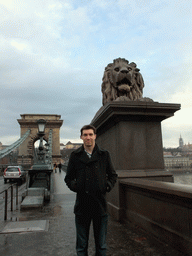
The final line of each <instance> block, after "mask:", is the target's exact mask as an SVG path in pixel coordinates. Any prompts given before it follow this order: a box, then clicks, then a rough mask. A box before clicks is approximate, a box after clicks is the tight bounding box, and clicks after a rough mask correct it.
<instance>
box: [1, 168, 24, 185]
mask: <svg viewBox="0 0 192 256" xmlns="http://www.w3.org/2000/svg"><path fill="white" fill-rule="evenodd" d="M26 176H27V172H26V171H25V170H24V169H23V167H22V166H8V167H7V168H6V169H5V171H4V175H3V178H4V183H7V180H9V181H16V182H18V183H19V184H22V181H25V180H26Z"/></svg>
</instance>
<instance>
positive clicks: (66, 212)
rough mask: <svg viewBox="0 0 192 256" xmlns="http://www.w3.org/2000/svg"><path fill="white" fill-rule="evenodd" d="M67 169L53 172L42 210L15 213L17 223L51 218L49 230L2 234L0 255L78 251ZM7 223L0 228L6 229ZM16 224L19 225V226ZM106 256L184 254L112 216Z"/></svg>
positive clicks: (91, 246)
mask: <svg viewBox="0 0 192 256" xmlns="http://www.w3.org/2000/svg"><path fill="white" fill-rule="evenodd" d="M64 175H65V174H64V172H61V173H59V172H57V173H54V174H53V181H54V182H53V188H52V189H53V194H52V196H51V200H50V202H49V203H48V204H47V205H45V206H44V207H43V209H42V210H30V211H24V212H22V211H21V212H20V211H18V212H14V213H13V214H12V216H13V217H15V218H17V222H18V226H19V223H20V222H21V221H25V222H26V221H40V220H41V221H43V220H47V221H49V228H48V231H34V232H26V230H25V232H20V233H8V234H0V255H4V256H10V255H28V256H32V255H41V256H45V255H46V256H48V255H52V256H53V255H65V256H74V255H76V253H75V223H74V222H75V221H74V214H73V206H74V202H75V194H74V193H72V192H71V191H69V189H68V188H67V187H66V186H65V184H64V182H63V179H64ZM6 224H8V223H7V222H2V223H1V225H0V227H2V226H3V228H5V226H6ZM18 226H17V225H15V227H16V228H18ZM107 244H108V253H107V256H126V255H129V256H135V255H138V256H139V255H142V256H144V255H145V256H147V255H153V256H182V254H180V253H178V252H177V251H175V250H174V249H173V248H171V247H169V246H167V245H164V244H162V243H160V242H158V241H157V240H155V239H154V238H153V237H152V236H150V235H149V234H146V233H145V232H144V231H143V230H142V229H140V228H139V227H132V226H129V225H128V224H126V225H125V224H120V223H118V222H116V221H113V220H112V219H111V218H109V226H108V236H107ZM93 255H94V238H93V232H92V229H91V233H90V243H89V256H93Z"/></svg>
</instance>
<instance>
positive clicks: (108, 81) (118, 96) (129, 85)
mask: <svg viewBox="0 0 192 256" xmlns="http://www.w3.org/2000/svg"><path fill="white" fill-rule="evenodd" d="M139 71H140V70H139V69H138V68H137V65H136V64H135V63H134V62H131V63H129V62H128V61H127V60H126V59H122V58H118V59H115V60H114V61H113V63H110V64H108V65H107V67H106V68H105V71H104V75H103V79H102V81H103V82H102V86H101V87H102V89H101V91H102V94H103V105H105V104H106V103H107V102H111V101H135V100H140V99H142V96H143V87H144V81H143V77H142V75H141V73H140V72H139Z"/></svg>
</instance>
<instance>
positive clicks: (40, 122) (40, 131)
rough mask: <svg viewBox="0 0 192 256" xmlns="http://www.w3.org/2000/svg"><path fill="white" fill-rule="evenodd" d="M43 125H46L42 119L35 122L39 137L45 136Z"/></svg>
mask: <svg viewBox="0 0 192 256" xmlns="http://www.w3.org/2000/svg"><path fill="white" fill-rule="evenodd" d="M45 124H46V121H45V120H44V119H39V120H37V125H38V132H39V135H40V134H41V135H44V134H45Z"/></svg>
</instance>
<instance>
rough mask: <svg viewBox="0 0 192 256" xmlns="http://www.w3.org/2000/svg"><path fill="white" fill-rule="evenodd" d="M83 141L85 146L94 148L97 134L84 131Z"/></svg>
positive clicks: (90, 130)
mask: <svg viewBox="0 0 192 256" xmlns="http://www.w3.org/2000/svg"><path fill="white" fill-rule="evenodd" d="M81 139H82V140H83V144H84V146H86V147H92V146H95V139H96V134H95V133H94V131H93V130H92V129H88V130H83V131H82V135H81Z"/></svg>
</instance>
